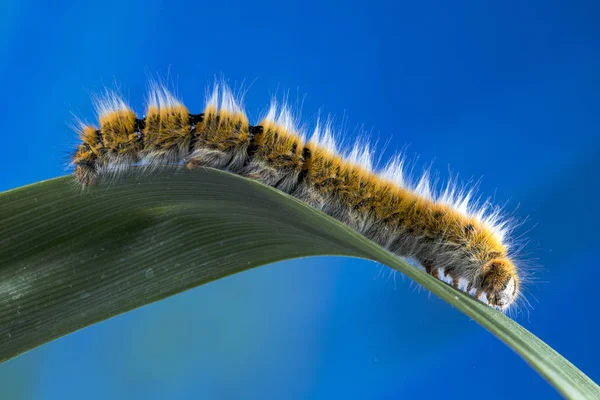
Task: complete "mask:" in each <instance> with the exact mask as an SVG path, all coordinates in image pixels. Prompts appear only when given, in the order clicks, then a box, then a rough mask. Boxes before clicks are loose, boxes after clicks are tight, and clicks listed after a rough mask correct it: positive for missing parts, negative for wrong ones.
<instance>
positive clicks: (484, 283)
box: [481, 258, 519, 309]
mask: <svg viewBox="0 0 600 400" xmlns="http://www.w3.org/2000/svg"><path fill="white" fill-rule="evenodd" d="M481 278H482V280H481V290H482V291H484V292H485V293H486V294H487V300H488V302H489V304H490V305H491V306H494V307H500V309H504V308H506V307H508V306H510V305H511V304H512V303H513V302H514V301H515V300H516V298H517V296H518V294H519V278H518V276H517V273H516V267H515V265H514V264H513V262H512V261H510V260H509V259H508V258H496V259H494V260H491V261H489V262H488V263H487V264H486V265H485V266H484V267H483V273H482V276H481Z"/></svg>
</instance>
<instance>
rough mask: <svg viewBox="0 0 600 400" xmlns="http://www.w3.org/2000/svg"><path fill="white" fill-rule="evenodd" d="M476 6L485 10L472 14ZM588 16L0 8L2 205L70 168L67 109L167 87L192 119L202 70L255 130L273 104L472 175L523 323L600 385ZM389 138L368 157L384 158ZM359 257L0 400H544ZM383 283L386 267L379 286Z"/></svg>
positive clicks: (578, 11) (234, 6)
mask: <svg viewBox="0 0 600 400" xmlns="http://www.w3.org/2000/svg"><path fill="white" fill-rule="evenodd" d="M484 3H485V4H484ZM599 6H600V3H598V2H597V1H588V2H586V1H562V2H561V1H531V2H523V1H502V2H479V1H467V2H458V1H449V2H437V1H421V2H399V3H396V2H393V1H390V2H376V1H366V2H365V1H350V2H340V3H339V4H332V3H330V4H324V3H320V2H308V1H298V2H292V1H287V2H276V3H269V2H254V3H252V4H251V3H250V2H237V1H232V0H229V1H225V2H214V1H213V2H207V3H206V4H203V3H202V2H197V1H188V2H186V1H177V0H170V1H156V0H149V1H144V2H129V3H123V4H121V2H120V1H96V2H93V3H88V4H84V3H83V2H81V3H80V2H68V3H61V2H55V3H54V4H52V5H50V2H41V1H40V2H33V1H25V0H15V1H8V2H7V1H6V0H4V1H3V2H2V5H0V109H1V110H3V112H2V123H3V124H4V125H3V126H2V129H1V131H0V137H1V138H2V141H1V147H0V154H1V157H0V170H1V171H2V172H1V175H0V190H6V189H10V188H14V187H18V186H21V185H25V184H28V183H32V182H35V181H38V180H41V179H46V178H51V177H55V176H59V175H62V174H64V173H65V169H64V168H65V163H66V162H67V161H68V152H69V151H70V150H71V149H72V146H73V145H74V144H75V143H76V137H75V134H74V133H73V132H72V131H71V130H70V129H69V125H68V124H69V122H70V121H72V113H75V114H76V115H78V116H81V117H83V118H87V119H88V120H93V119H94V116H93V110H92V107H91V103H90V100H89V97H90V95H91V94H93V93H97V92H99V91H100V90H102V88H103V87H104V86H105V85H106V86H109V87H113V86H114V84H113V82H114V81H115V80H116V81H117V82H118V85H119V86H120V88H121V90H122V91H123V93H124V94H125V97H126V98H127V99H129V101H130V103H131V105H132V106H133V107H134V108H135V109H136V110H138V111H139V112H143V100H144V96H145V91H146V85H147V78H148V76H149V75H150V74H156V73H159V74H161V75H162V76H167V75H169V76H170V78H171V79H172V81H173V86H175V87H176V88H177V91H178V93H179V94H180V95H181V97H182V98H183V99H184V101H185V103H186V105H188V107H189V108H190V110H192V111H193V112H200V111H201V110H202V109H203V105H204V101H203V98H204V90H205V87H206V86H207V85H208V84H210V83H211V82H212V81H213V79H214V76H215V74H217V75H220V74H223V75H224V76H225V77H226V78H228V79H229V81H230V83H232V85H234V86H235V85H236V84H237V85H238V86H239V85H240V84H241V82H242V81H245V82H246V84H247V85H249V84H250V83H251V88H250V90H249V91H248V94H247V96H246V108H247V110H248V113H249V115H250V116H251V117H253V119H252V120H253V121H256V118H257V117H258V116H259V115H260V112H261V111H262V110H264V107H265V106H266V105H267V103H268V100H269V96H270V95H271V94H274V93H276V92H277V93H279V94H281V93H284V92H285V91H289V93H290V98H291V99H292V100H295V99H296V97H298V99H299V101H300V102H303V107H302V110H303V115H304V121H307V123H308V124H309V125H310V124H311V123H313V122H314V117H315V115H316V113H317V112H318V110H319V109H322V111H323V112H324V113H332V114H334V115H336V116H337V117H338V121H341V120H342V119H345V126H346V131H345V132H346V135H347V136H348V137H352V136H354V135H356V133H357V132H358V129H357V128H358V127H360V126H361V124H364V128H365V130H366V131H368V132H371V133H372V136H373V137H374V138H379V143H380V146H379V149H380V152H381V153H382V154H383V157H384V159H385V158H387V157H389V156H390V155H391V154H392V153H393V152H394V151H395V150H399V149H401V148H402V147H403V146H404V145H405V144H410V146H409V148H408V149H409V153H410V154H412V153H417V154H419V155H420V158H419V161H418V163H417V170H419V169H420V168H421V167H423V166H427V165H429V164H430V163H431V162H432V161H434V164H433V165H434V168H435V169H438V170H441V171H442V172H443V173H442V176H447V173H446V171H447V170H448V168H449V166H450V167H451V169H452V171H454V172H458V173H460V176H461V177H462V178H465V179H468V178H470V177H473V178H475V179H478V178H480V177H482V178H483V180H482V184H481V193H483V194H484V195H485V196H488V195H493V196H495V199H496V202H498V203H504V202H505V201H509V206H508V208H509V210H514V209H515V208H517V206H518V209H517V210H516V214H517V215H518V216H520V217H522V218H524V217H528V218H529V221H530V222H528V223H526V224H525V226H524V227H523V228H522V229H521V231H520V233H523V232H525V231H528V230H529V232H528V233H527V237H529V238H530V240H531V243H530V245H529V246H528V248H527V252H528V257H529V258H530V259H531V260H534V261H535V262H536V263H537V264H539V265H540V266H541V269H540V271H539V272H538V274H537V283H536V284H535V285H534V286H533V287H531V288H530V289H529V291H528V293H529V295H530V296H529V298H530V301H531V302H532V305H533V307H534V308H535V309H534V310H533V311H532V312H531V313H530V314H529V315H527V314H522V315H519V316H518V317H517V320H518V322H519V323H521V324H522V325H524V326H525V327H526V328H527V329H529V330H531V331H532V332H533V333H535V334H536V335H538V336H539V337H540V338H542V339H543V340H545V341H546V342H547V343H549V344H550V345H551V346H553V347H554V348H555V349H556V350H558V351H559V352H560V353H561V354H563V355H564V356H565V357H567V358H568V359H569V360H570V361H572V362H573V363H574V364H575V365H577V366H578V367H579V368H581V369H582V370H583V371H584V372H585V373H587V374H588V375H589V376H590V377H591V378H592V379H594V380H596V381H600V363H598V359H600V344H599V342H598V341H597V340H596V338H597V332H598V328H599V327H600V322H599V321H600V319H599V318H598V304H597V302H596V295H597V291H598V288H597V282H596V280H597V279H598V272H597V271H598V250H599V246H598V238H599V235H598V225H599V224H600V218H599V216H598V209H597V207H596V204H597V202H598V194H599V185H598V175H599V172H600V159H599V156H598V154H599V152H598V150H599V145H600V138H599V136H600V135H599V133H600V115H599V111H600V99H599V96H598V93H599V89H600V74H599V71H600V32H599V30H600V27H599V25H598V24H597V21H598V19H599V16H600V7H599ZM385 143H387V147H386V148H385V149H383V146H382V144H385ZM380 270H381V267H380V266H379V265H375V264H373V263H370V262H367V261H359V260H352V259H343V258H326V257H323V258H312V259H303V260H294V261H290V262H284V263H279V264H276V265H271V266H267V267H263V268H258V269H255V270H252V271H248V272H245V273H243V274H239V275H236V276H232V277H229V278H226V279H223V280H220V281H217V282H214V283H211V284H209V285H206V286H203V287H199V288H196V289H194V290H191V291H188V292H186V293H183V294H180V295H177V296H174V297H172V298H170V299H167V300H165V301H161V302H159V303H157V304H153V305H150V306H146V307H143V308H141V309H138V310H135V311H133V312H130V313H128V314H125V315H122V316H119V317H116V318H113V319H111V320H109V321H106V322H103V323H100V324H97V325H94V326H92V327H89V328H86V329H84V330H82V331H79V332H76V333H74V334H71V335H69V336H67V337H64V338H62V339H59V340H57V341H54V342H52V343H49V344H47V345H45V346H43V347H41V348H38V349H36V350H34V351H31V352H29V353H27V354H25V355H22V356H20V357H18V358H16V359H13V360H11V361H9V362H7V363H5V364H2V365H0V387H1V388H2V389H1V390H2V393H3V398H10V399H13V398H14V399H29V398H36V399H41V398H43V399H54V398H56V399H64V398H88V399H105V398H128V399H129V398H140V399H156V398H167V397H168V398H190V399H191V398H223V399H233V398H235V399H237V398H264V399H270V398H273V399H274V398H286V399H303V398H315V399H331V398H338V397H339V398H346V399H362V398H373V399H392V398H394V399H395V398H403V397H404V398H413V397H414V396H423V397H442V396H444V397H452V398H454V397H455V398H465V397H467V398H468V397H472V396H478V397H483V398H486V399H502V398H508V397H511V398H532V396H536V398H551V397H556V396H557V394H556V393H555V392H554V390H553V389H552V388H551V387H550V386H549V385H547V384H546V383H545V382H544V381H543V380H542V379H541V378H540V377H539V376H538V375H537V374H536V373H535V372H534V371H533V370H531V369H530V368H529V367H528V366H527V365H526V363H525V362H524V361H522V360H521V359H520V358H519V357H518V356H517V355H515V354H514V353H513V352H512V351H511V350H510V349H508V348H507V347H506V346H504V345H503V344H502V343H500V342H499V341H498V340H497V339H496V338H495V337H493V336H492V335H491V334H489V333H488V332H486V331H485V330H483V329H482V328H481V327H479V326H478V325H477V324H476V323H475V322H473V321H471V320H469V319H468V318H467V317H465V316H464V315H462V314H461V313H460V312H458V311H456V310H454V309H453V308H451V307H450V306H448V305H446V304H445V303H443V302H442V301H440V300H439V299H437V298H436V297H435V296H431V295H429V294H428V293H427V292H426V291H423V290H420V291H419V290H418V289H416V288H415V287H414V285H411V283H410V282H409V281H408V280H407V279H404V280H403V279H401V277H400V276H399V275H398V276H397V277H396V279H395V280H394V277H391V276H390V272H389V270H387V269H384V270H383V271H380ZM380 272H381V273H380Z"/></svg>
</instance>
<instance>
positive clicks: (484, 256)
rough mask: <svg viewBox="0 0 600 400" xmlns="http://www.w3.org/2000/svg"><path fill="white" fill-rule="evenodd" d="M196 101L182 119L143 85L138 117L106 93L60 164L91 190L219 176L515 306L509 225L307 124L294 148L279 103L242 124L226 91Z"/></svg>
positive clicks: (462, 194) (174, 102)
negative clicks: (142, 171)
mask: <svg viewBox="0 0 600 400" xmlns="http://www.w3.org/2000/svg"><path fill="white" fill-rule="evenodd" d="M207 97H208V98H207V105H206V108H205V110H204V112H203V113H202V114H195V115H194V114H190V112H189V111H188V110H187V108H186V107H185V106H184V105H183V104H182V103H181V102H180V101H179V100H178V99H177V98H176V97H174V96H173V95H172V94H171V93H170V92H169V91H168V90H167V89H166V88H165V87H163V86H161V85H157V84H152V85H151V90H150V95H149V102H148V107H147V112H146V115H145V117H143V118H141V119H140V118H138V117H137V116H136V114H135V113H134V112H133V111H132V110H131V109H130V108H129V107H128V106H127V105H126V104H125V102H124V101H123V100H122V99H121V98H120V97H119V96H118V95H117V94H115V93H113V92H108V91H107V92H106V94H105V96H103V97H102V98H100V99H97V100H96V104H95V105H96V109H97V112H98V116H99V120H100V128H99V129H98V128H96V127H93V126H83V125H82V127H81V128H80V131H79V135H80V138H81V142H82V143H81V144H79V146H78V148H77V150H76V152H75V154H74V157H73V160H72V161H73V164H74V165H75V176H76V178H77V180H78V182H79V183H80V184H81V185H83V186H89V185H94V184H95V183H96V182H97V179H98V178H99V177H100V176H101V175H104V174H113V173H115V172H118V171H122V170H123V169H125V168H127V167H129V166H132V165H147V166H150V167H153V168H154V167H160V166H161V165H185V166H187V168H198V167H213V168H218V169H222V170H226V171H229V172H232V173H235V174H239V175H242V176H245V177H249V178H252V179H256V180H259V181H261V182H263V183H265V184H267V185H270V186H272V187H274V188H276V189H279V190H281V191H283V192H285V193H288V194H291V195H292V196H294V197H296V198H298V199H300V200H302V201H304V202H305V203H307V204H309V205H311V206H312V207H315V208H317V209H319V210H322V211H324V212H325V213H327V214H329V215H330V216H332V217H334V218H336V219H338V220H339V221H341V222H343V223H345V224H346V225H348V226H350V227H351V228H353V229H355V230H356V231H358V232H360V233H361V234H363V235H364V236H366V237H367V238H369V239H371V240H373V241H375V242H376V243H378V244H379V245H381V246H383V247H385V248H387V249H388V250H390V251H392V252H393V253H395V254H397V255H398V256H401V257H409V258H412V259H415V260H417V261H418V262H419V263H420V265H421V266H422V267H423V268H424V269H425V271H426V272H427V273H429V274H431V275H433V276H434V277H436V278H439V279H443V280H445V281H446V282H448V283H451V284H452V285H454V286H455V287H457V288H459V289H460V290H463V291H465V292H467V293H469V294H471V295H474V296H475V297H477V298H478V299H479V300H481V301H483V302H486V303H487V304H488V305H490V306H492V307H495V308H498V309H500V310H505V309H507V307H508V306H510V305H511V304H513V303H514V302H515V300H517V299H518V298H519V296H520V286H521V282H522V280H521V279H520V277H519V273H518V269H517V267H516V265H515V262H514V261H513V260H514V259H513V258H512V257H511V256H510V255H509V246H508V244H507V241H506V238H507V234H508V233H509V231H510V228H511V227H510V225H509V224H508V223H507V221H506V220H502V219H501V218H500V215H499V211H498V208H492V207H490V206H489V205H488V204H487V203H486V205H484V206H483V207H481V208H479V209H475V208H473V206H472V205H470V203H469V201H470V199H471V197H472V192H470V191H465V190H461V189H459V188H457V187H456V185H455V184H453V183H452V182H449V183H448V186H447V187H446V189H445V190H444V191H442V192H441V193H439V194H437V195H436V194H435V193H433V192H434V191H433V190H432V189H431V188H430V186H429V180H428V178H427V176H424V177H423V178H422V179H421V180H420V181H419V183H418V184H417V185H410V184H408V183H407V180H406V177H405V175H404V173H403V160H402V158H400V157H396V158H394V159H392V160H391V161H390V162H389V163H388V164H387V165H386V167H385V168H384V169H383V170H381V171H379V172H374V171H373V168H372V166H371V157H370V151H369V149H368V147H367V148H364V147H363V148H361V146H360V145H356V146H355V147H354V148H353V149H352V151H351V152H350V153H348V154H346V155H345V156H344V155H341V154H340V153H339V152H338V151H337V149H336V143H335V140H334V137H333V134H332V131H331V127H330V123H327V124H325V126H324V127H322V126H320V124H319V123H317V127H316V129H315V131H314V133H313V135H312V136H311V138H310V139H309V140H306V139H305V138H304V137H303V135H302V134H300V133H299V132H298V130H297V129H296V128H295V127H294V121H293V118H292V116H291V113H290V112H289V109H288V107H287V106H286V105H281V106H278V104H277V103H276V102H274V101H273V102H272V103H271V107H270V109H269V111H268V113H267V115H266V116H265V117H264V118H263V119H262V121H261V122H260V123H259V124H258V125H256V126H252V125H250V123H249V121H248V118H247V117H246V115H245V113H244V111H243V110H242V108H241V106H240V105H239V103H238V101H236V99H235V97H234V95H233V93H232V91H231V90H230V89H229V88H228V87H227V86H226V85H224V84H216V85H215V88H214V90H213V91H212V92H211V93H210V94H209V95H208V96H207Z"/></svg>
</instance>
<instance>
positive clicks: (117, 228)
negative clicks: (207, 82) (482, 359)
mask: <svg viewBox="0 0 600 400" xmlns="http://www.w3.org/2000/svg"><path fill="white" fill-rule="evenodd" d="M313 255H344V256H352V257H360V258H366V259H371V260H374V261H377V262H380V263H382V264H385V265H388V266H390V267H392V268H395V269H397V270H398V271H400V272H402V273H403V274H405V275H407V276H408V277H409V278H411V279H413V280H415V281H416V282H418V283H419V284H421V285H423V286H424V287H425V288H427V289H428V290H430V291H432V292H433V293H434V294H436V295H438V296H439V297H441V298H442V299H444V300H445V301H447V302H448V303H450V304H452V305H453V306H455V307H456V308H458V309H459V310H461V311H462V312H464V313H465V314H466V315H468V316H469V317H471V318H473V319H474V320H476V321H477V322H478V323H479V324H481V325H482V326H483V327H485V328H486V329H488V330H489V331H490V332H492V333H493V334H494V335H496V336H497V337H498V338H499V339H501V340H502V341H503V342H505V343H506V344H507V345H508V346H510V347H511V348H512V349H513V350H515V351H516V352H517V353H518V354H519V355H521V357H523V358H524V359H525V360H526V361H527V362H528V363H529V364H530V365H531V366H532V367H533V368H535V369H536V370H537V371H538V372H539V373H540V374H541V375H542V376H543V377H544V378H545V379H546V380H548V382H550V383H551V384H552V385H554V386H555V387H556V389H557V390H558V391H559V392H560V393H562V394H563V395H564V396H567V397H570V398H600V388H599V387H598V386H597V385H596V384H595V383H594V382H592V381H591V380H590V379H589V378H588V377H587V376H585V375H584V374H583V373H582V372H581V371H580V370H578V369H577V368H576V367H575V366H573V365H572V364H571V363H570V362H569V361H567V360H566V359H564V358H563V357H562V356H560V355H559V354H558V353H557V352H556V351H554V350H553V349H552V348H550V347H549V346H548V345H546V344H545V343H544V342H542V341H541V340H540V339H538V338H537V337H535V336H534V335H533V334H531V333H530V332H529V331H527V330H526V329H524V328H523V327H521V326H520V325H519V324H517V323H516V322H514V321H512V320H511V319H509V318H507V317H505V316H504V315H502V314H501V313H499V312H497V311H495V310H493V309H491V308H489V307H487V306H486V305H484V304H482V303H480V302H478V301H476V300H474V299H473V298H471V297H470V296H467V295H465V294H464V293H462V292H460V291H458V290H455V289H454V288H452V287H451V286H449V285H447V284H445V283H443V282H441V281H439V280H437V279H435V278H432V277H431V276H429V275H427V274H425V273H424V272H422V271H420V270H418V269H417V268H414V267H412V266H410V265H408V264H407V263H405V262H403V261H402V260H400V259H399V258H397V257H395V256H394V255H393V254H391V253H389V252H388V251H386V250H384V249H383V248H381V247H379V246H377V245H376V244H374V243H372V242H370V241H369V240H367V239H366V238H364V237H363V236H361V235H359V234H357V233H355V232H354V231H352V230H350V229H349V228H347V227H345V226H344V225H342V224H341V223H339V222H337V221H335V220H334V219H332V218H330V217H328V216H327V215H325V214H323V213H321V212H319V211H316V210H314V209H312V208H310V207H308V206H306V205H304V204H303V203H301V202H299V201H297V200H296V199H294V198H292V197H290V196H287V195H285V194H282V193H280V192H278V191H276V190H274V189H272V188H270V187H267V186H265V185H263V184H260V183H258V182H255V181H251V180H248V179H244V178H241V177H239V176H235V175H232V174H228V173H225V172H222V171H217V170H212V169H199V170H195V171H187V170H185V169H180V170H175V171H163V172H161V173H160V174H154V175H141V176H140V175H139V174H135V173H130V174H128V175H125V176H122V177H120V178H119V179H118V180H115V181H114V182H112V183H110V184H109V185H105V186H100V187H98V188H96V189H93V190H89V191H85V192H81V191H80V189H79V188H78V187H77V186H76V185H75V184H74V182H73V179H72V177H62V178H57V179H53V180H49V181H44V182H40V183H37V184H34V185H30V186H26V187H23V188H19V189H15V190H11V191H8V192H4V193H0V361H6V360H8V359H10V358H12V357H15V356H17V355H18V354H21V353H23V352H25V351H28V350H30V349H33V348H35V347H37V346H40V345H42V344H44V343H46V342H48V341H51V340H53V339H55V338H58V337H60V336H63V335H66V334H68V333H70V332H73V331H76V330H78V329H81V328H83V327H85V326H88V325H91V324H93V323H95V322H99V321H102V320H104V319H107V318H110V317H112V316H114V315H117V314H120V313H123V312H126V311H129V310H131V309H134V308H136V307H140V306H142V305H144V304H148V303H151V302H154V301H158V300H160V299H163V298H165V297H167V296H170V295H173V294H175V293H179V292H181V291H184V290H187V289H189V288H192V287H195V286H198V285H202V284H204V283H207V282H210V281H213V280H216V279H220V278H223V277H225V276H228V275H231V274H234V273H237V272H241V271H244V270H247V269H250V268H254V267H257V266H260V265H265V264H268V263H272V262H276V261H280V260H285V259H290V258H297V257H307V256H313Z"/></svg>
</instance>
